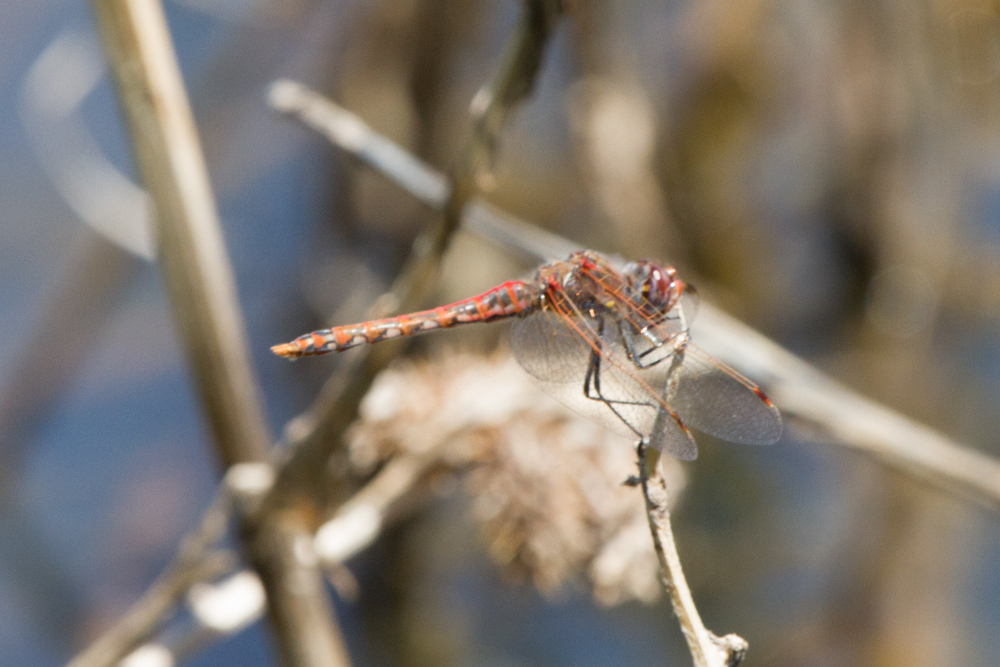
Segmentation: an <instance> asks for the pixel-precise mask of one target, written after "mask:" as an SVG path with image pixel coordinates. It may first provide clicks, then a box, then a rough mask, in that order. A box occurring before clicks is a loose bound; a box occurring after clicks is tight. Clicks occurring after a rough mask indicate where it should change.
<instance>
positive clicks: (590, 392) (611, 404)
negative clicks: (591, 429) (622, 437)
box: [583, 351, 653, 438]
mask: <svg viewBox="0 0 1000 667" xmlns="http://www.w3.org/2000/svg"><path fill="white" fill-rule="evenodd" d="M583 395H584V396H585V397H586V398H588V399H589V400H591V401H600V402H601V403H604V405H605V406H607V408H608V409H609V410H611V412H613V413H615V416H616V417H618V419H620V420H621V422H622V423H623V424H625V425H626V426H628V427H629V429H630V430H631V431H632V432H633V433H635V434H636V435H637V436H639V438H645V437H646V436H645V435H644V434H643V433H640V432H639V431H638V430H637V429H636V428H635V427H634V426H632V423H631V422H629V420H628V419H626V418H625V416H624V415H622V413H621V412H619V411H618V409H617V408H615V405H642V406H645V407H653V406H651V405H650V404H649V403H643V402H641V401H618V400H614V399H610V398H607V397H606V396H604V395H603V394H602V393H601V356H600V354H598V353H597V351H594V352H592V353H591V355H590V363H589V364H588V365H587V375H586V377H585V378H584V380H583Z"/></svg>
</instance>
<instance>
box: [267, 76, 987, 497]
mask: <svg viewBox="0 0 1000 667" xmlns="http://www.w3.org/2000/svg"><path fill="white" fill-rule="evenodd" d="M276 85H280V86H281V87H279V88H277V89H276V90H277V91H278V92H276V93H274V94H273V95H272V100H274V99H275V97H277V98H278V104H277V105H276V106H278V107H279V109H280V110H282V111H285V112H286V113H295V114H296V115H301V116H302V117H304V118H307V119H308V122H309V123H310V125H313V126H320V127H323V128H324V129H325V131H324V134H325V136H327V137H328V138H329V139H331V141H333V142H334V144H335V145H336V146H337V147H339V148H341V149H343V150H345V151H347V152H349V153H350V154H351V155H353V156H355V157H357V158H358V159H359V160H361V161H362V163H363V164H365V165H366V166H369V167H371V168H373V169H377V170H378V171H379V172H380V173H382V174H384V175H385V176H387V177H388V178H391V179H393V180H394V181H395V182H397V183H398V184H400V185H401V186H403V187H406V188H408V190H409V191H410V192H411V194H413V195H414V196H416V197H418V198H419V199H420V200H421V201H423V202H424V203H426V204H428V205H429V206H432V207H435V208H437V207H441V206H442V205H443V203H444V200H443V191H442V190H441V189H439V188H437V187H435V184H436V183H439V182H440V181H441V177H440V176H438V175H436V174H434V173H433V172H432V171H431V170H430V169H429V168H428V167H427V166H426V165H423V164H421V163H420V162H419V161H417V160H415V159H414V158H413V157H411V156H409V155H406V154H405V152H403V151H401V150H400V149H399V148H398V147H396V146H394V145H392V144H391V142H389V141H388V140H387V139H385V138H384V137H380V136H378V135H377V134H376V133H374V132H372V131H371V130H370V129H369V128H368V127H367V126H366V125H365V124H364V122H363V121H362V120H361V119H360V118H358V117H357V116H354V115H353V114H350V113H349V112H347V111H346V110H344V109H341V108H340V107H337V106H336V105H335V104H333V103H332V102H330V101H329V100H323V99H322V98H320V97H319V96H317V95H316V94H315V93H309V92H308V91H305V90H303V89H302V88H301V87H298V86H296V85H295V84H292V83H281V84H276ZM494 211H495V209H492V208H487V207H486V206H485V205H479V206H476V207H474V208H470V213H469V215H468V217H467V218H466V219H465V220H464V221H463V223H464V224H466V225H468V228H469V230H470V231H472V232H474V233H477V234H481V235H483V236H485V237H487V238H488V239H490V240H492V241H495V242H497V243H501V244H502V243H504V242H505V241H506V239H509V238H518V239H520V240H519V241H517V242H516V246H515V247H517V248H519V249H521V250H531V251H532V254H533V255H534V257H535V259H536V261H550V260H552V259H559V258H562V257H565V256H566V255H567V254H568V253H569V252H572V251H573V250H577V249H579V246H578V245H577V244H574V243H573V242H571V241H568V240H564V239H559V238H558V237H555V236H554V235H552V234H548V233H546V232H544V231H543V230H540V229H538V228H534V229H530V230H528V232H527V233H524V234H522V233H521V232H522V230H524V229H525V226H526V223H524V222H521V221H518V220H516V219H513V218H512V217H511V216H509V215H508V214H497V215H495V214H494ZM536 240H537V243H538V245H537V246H536V245H533V243H535V242H536ZM553 252H559V255H556V256H553V255H551V254H549V253H553ZM692 334H693V337H694V340H695V341H697V342H698V344H699V345H701V346H703V347H704V348H705V349H706V350H707V351H709V352H710V353H711V354H713V355H715V356H717V357H718V358H720V359H722V360H723V361H725V362H726V363H728V364H730V365H732V366H733V367H734V368H736V369H737V370H739V371H740V372H742V373H744V374H746V375H747V376H749V377H751V378H753V379H754V380H755V381H756V382H759V383H760V384H761V385H762V386H763V387H765V389H766V390H767V391H768V392H769V393H770V394H771V395H772V396H774V397H775V400H777V401H778V404H779V405H780V407H781V409H782V412H783V413H785V414H786V415H788V416H791V417H795V418H798V419H801V420H803V421H806V422H811V423H813V424H814V425H816V426H819V427H820V428H822V429H823V431H824V432H825V433H827V434H829V435H831V436H833V438H832V439H831V441H830V442H831V443H832V444H840V445H846V446H849V447H853V448H856V449H858V450H860V451H862V452H864V453H866V454H869V455H871V456H874V457H876V458H877V459H878V460H880V461H881V462H883V463H885V464H886V465H889V466H891V467H893V468H895V469H897V470H900V471H902V472H905V473H907V474H910V475H914V476H916V477H917V478H919V479H921V480H922V481H926V482H928V483H930V484H933V485H935V486H938V487H940V488H943V489H945V490H948V491H950V492H952V493H957V494H959V495H961V496H962V497H964V498H967V499H970V500H973V501H974V502H977V503H979V504H981V505H983V506H984V507H987V508H990V509H992V510H994V511H1000V461H996V460H995V459H993V458H991V457H989V456H987V455H985V454H982V453H980V452H977V451H975V450H973V449H970V448H968V447H965V446H962V445H960V444H958V443H956V442H954V441H952V440H950V439H949V438H947V437H945V436H943V435H941V434H938V433H936V432H934V431H933V430H931V429H929V428H926V427H924V426H922V425H920V424H918V423H915V422H912V421H910V420H908V419H906V418H905V417H903V416H902V415H900V414H898V413H895V412H893V411H892V410H888V409H886V408H884V407H882V406H879V405H878V404H877V403H874V402H872V401H869V400H867V399H865V398H864V397H862V396H860V395H859V394H857V393H855V392H851V391H850V390H848V389H845V388H844V387H842V386H841V385H840V384H838V383H837V382H835V381H833V380H832V379H830V378H828V377H826V376H825V375H824V374H823V373H821V372H819V371H817V370H815V369H813V368H811V367H810V366H809V365H808V364H807V363H805V362H804V361H802V360H800V359H798V358H796V357H795V355H793V354H791V353H789V352H787V351H785V350H783V349H782V348H781V347H780V346H779V345H777V344H775V343H773V342H771V341H769V340H768V339H767V338H766V337H765V336H763V335H761V334H760V333H758V332H756V331H754V330H753V329H751V328H750V327H747V326H746V325H744V324H742V323H740V322H738V321H737V320H735V319H733V318H731V317H729V316H727V315H725V314H724V313H723V312H721V311H719V310H717V309H716V308H714V307H713V306H712V305H711V304H708V303H704V304H702V307H701V312H700V314H699V317H698V319H697V320H695V323H694V325H693V327H692ZM793 425H794V422H793Z"/></svg>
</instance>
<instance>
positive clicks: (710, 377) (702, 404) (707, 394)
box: [650, 341, 782, 445]
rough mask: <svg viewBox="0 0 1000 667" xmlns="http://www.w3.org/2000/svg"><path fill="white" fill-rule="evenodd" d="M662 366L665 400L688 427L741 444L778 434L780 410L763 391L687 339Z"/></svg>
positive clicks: (765, 441)
mask: <svg viewBox="0 0 1000 667" xmlns="http://www.w3.org/2000/svg"><path fill="white" fill-rule="evenodd" d="M661 365H662V366H663V368H662V369H659V372H660V373H662V376H663V380H662V382H663V386H665V387H666V395H665V399H666V401H667V403H669V404H670V406H671V407H672V408H673V409H674V411H675V412H676V413H677V414H678V415H679V416H680V418H681V419H683V420H684V423H685V424H687V425H688V426H691V427H693V428H696V429H698V430H699V431H704V432H705V433H708V434H710V435H714V436H716V437H718V438H722V439H723V440H728V441H730V442H738V443H741V444H745V445H769V444H771V443H774V442H777V440H778V438H780V437H781V430H782V424H781V413H779V412H778V408H776V407H775V405H774V403H772V402H771V400H770V399H769V398H768V397H767V396H766V395H764V392H762V391H761V390H760V388H759V387H758V386H757V385H756V384H754V383H753V382H751V381H750V380H748V379H747V378H745V377H743V376H742V375H740V374H739V373H738V372H736V371H735V370H733V369H732V368H730V367H729V366H727V365H725V364H723V363H722V362H721V361H719V360H718V359H715V358H714V357H712V356H711V355H709V354H708V353H707V352H705V351H704V350H702V349H700V348H698V347H697V346H695V345H693V344H692V343H691V342H689V341H687V342H684V343H683V344H682V345H680V346H679V347H678V349H677V351H676V352H675V354H674V357H673V358H672V359H671V360H669V361H668V362H665V363H664V364H661ZM650 370H651V371H652V369H650Z"/></svg>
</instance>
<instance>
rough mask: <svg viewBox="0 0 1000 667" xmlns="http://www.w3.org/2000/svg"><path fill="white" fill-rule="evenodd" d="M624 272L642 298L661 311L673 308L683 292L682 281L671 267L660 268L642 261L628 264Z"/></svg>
mask: <svg viewBox="0 0 1000 667" xmlns="http://www.w3.org/2000/svg"><path fill="white" fill-rule="evenodd" d="M625 272H626V273H627V274H628V275H629V276H631V277H632V279H633V280H634V283H633V284H634V285H635V287H636V288H638V289H639V291H640V292H641V294H642V296H643V298H645V299H647V300H648V301H649V302H650V303H651V304H653V305H654V306H656V307H658V308H660V309H662V310H663V311H668V310H670V309H671V308H673V307H674V306H675V305H676V304H677V301H678V300H679V299H680V298H681V294H682V293H683V292H684V287H685V285H684V281H682V280H681V279H680V278H678V277H677V270H676V269H675V268H674V267H672V266H660V265H659V264H657V263H655V262H651V261H649V260H648V259H643V260H640V261H638V262H632V263H630V264H629V265H628V266H627V267H625Z"/></svg>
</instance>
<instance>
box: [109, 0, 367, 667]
mask: <svg viewBox="0 0 1000 667" xmlns="http://www.w3.org/2000/svg"><path fill="white" fill-rule="evenodd" d="M94 9H95V12H96V14H97V18H98V26H99V29H100V32H101V36H102V39H103V42H104V48H105V53H106V55H107V58H108V61H109V64H110V66H111V69H112V71H113V72H114V75H115V82H116V84H117V89H118V95H119V100H120V102H121V105H122V107H123V111H124V115H125V119H126V121H127V125H128V129H129V135H130V137H131V140H132V148H133V151H134V153H135V156H136V162H137V164H138V166H139V170H140V172H141V174H142V177H143V181H144V183H145V186H146V189H147V191H148V192H149V194H150V196H151V198H152V201H153V204H154V210H155V218H156V227H157V236H158V239H159V248H160V266H161V268H162V270H163V275H164V282H165V283H166V287H167V292H168V295H169V298H170V302H171V304H172V306H173V311H174V318H175V321H176V323H177V327H178V331H179V334H180V337H181V340H182V344H183V347H184V349H185V351H186V353H187V356H188V360H189V363H190V364H191V367H192V370H193V371H194V375H195V378H196V381H197V384H198V389H199V392H200V394H201V398H202V403H203V406H204V409H205V414H206V417H207V418H208V421H209V423H210V426H211V430H212V435H213V439H214V442H215V445H216V448H217V451H218V455H219V458H220V460H221V462H222V463H223V465H225V466H226V467H228V466H231V465H233V464H235V463H240V462H252V461H264V460H265V458H266V457H267V455H268V445H269V441H270V435H269V433H268V428H267V426H266V424H265V421H264V413H263V409H262V405H261V401H260V396H259V390H258V385H257V382H256V378H255V377H254V374H253V371H252V370H251V366H250V362H249V355H248V353H247V345H246V333H245V330H244V325H243V318H242V314H241V313H240V309H239V304H238V301H237V298H236V289H235V284H234V279H233V275H232V268H231V267H230V264H229V259H228V257H227V255H226V251H225V246H224V243H223V239H222V231H221V229H220V226H219V220H218V214H217V212H216V206H215V201H214V196H213V194H212V190H211V186H210V184H209V180H208V172H207V168H206V166H205V161H204V156H203V155H202V150H201V145H200V142H199V139H198V134H197V130H196V128H195V124H194V119H193V117H192V114H191V109H190V104H189V103H188V99H187V93H186V91H185V89H184V83H183V80H182V79H181V74H180V69H179V67H178V65H177V58H176V54H175V53H174V49H173V44H172V42H171V39H170V33H169V30H168V28H167V22H166V17H165V16H164V12H163V7H162V6H161V5H160V3H159V2H158V1H157V0H94ZM264 519H265V520H264V521H249V520H247V519H246V517H241V520H242V525H241V537H242V539H243V546H244V549H245V551H246V554H247V557H248V559H249V560H250V562H251V563H253V565H254V567H255V569H256V570H257V572H258V574H259V575H260V578H261V581H262V582H263V584H264V588H265V590H266V592H267V598H268V611H269V618H270V620H271V625H272V627H273V629H274V631H275V635H276V638H277V643H278V646H279V651H280V652H281V654H282V659H283V661H284V663H285V664H287V665H289V666H291V667H313V666H316V667H319V666H320V665H322V666H324V667H329V666H331V665H348V664H349V660H348V658H347V654H346V650H345V648H344V645H343V640H342V639H341V638H340V634H339V631H338V630H337V628H336V624H335V621H334V618H333V613H332V608H331V607H330V603H329V600H328V599H327V597H326V592H325V591H324V589H323V586H322V585H321V582H320V581H319V575H318V571H317V570H316V565H315V563H309V562H306V561H305V560H304V559H302V558H301V557H299V556H298V555H297V554H296V553H295V551H294V549H293V546H294V544H295V543H296V542H297V541H298V540H299V539H302V538H304V539H306V540H308V536H307V534H305V533H304V532H303V528H302V527H300V526H298V525H296V524H291V523H290V522H288V521H286V520H285V517H277V516H268V517H264ZM309 572H312V573H313V575H314V576H313V577H312V578H311V579H310V577H308V576H306V575H308V573H309ZM154 620H155V619H154ZM137 625H138V624H137ZM133 630H135V628H133ZM117 648H118V649H119V650H124V648H125V647H121V646H119V647H117ZM111 653H114V652H111ZM111 653H109V654H107V655H106V656H104V657H105V658H106V659H107V660H108V661H107V662H103V661H94V662H92V663H90V664H93V665H98V664H105V665H112V664H114V663H115V662H117V660H116V659H115V658H116V657H117V658H118V659H120V658H121V657H123V655H124V654H121V653H120V651H119V653H120V654H119V655H117V656H114V655H111Z"/></svg>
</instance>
